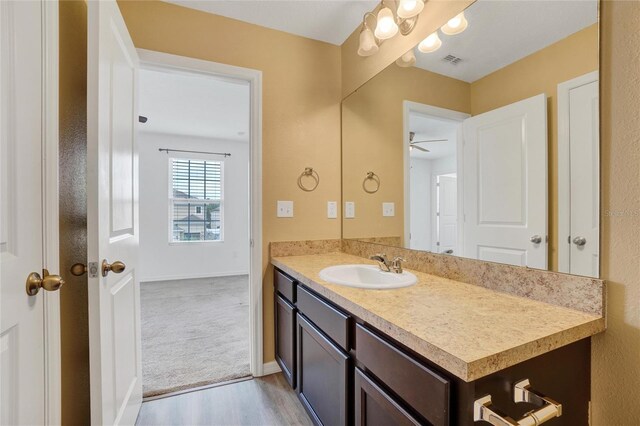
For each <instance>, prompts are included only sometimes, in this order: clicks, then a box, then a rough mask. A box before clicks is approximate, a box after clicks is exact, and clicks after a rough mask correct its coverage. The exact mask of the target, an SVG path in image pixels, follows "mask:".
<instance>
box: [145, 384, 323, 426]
mask: <svg viewBox="0 0 640 426" xmlns="http://www.w3.org/2000/svg"><path fill="white" fill-rule="evenodd" d="M311 424H312V423H311V420H309V417H308V416H307V414H306V412H305V411H304V408H303V407H302V405H301V404H300V402H299V401H298V398H297V397H296V394H295V392H294V391H293V390H292V389H291V388H290V387H289V384H288V383H287V382H286V381H285V379H284V377H283V376H282V373H278V374H272V375H270V376H265V377H260V378H256V379H251V380H246V381H242V382H237V383H232V384H229V385H224V386H218V387H215V388H210V389H205V390H201V391H196V392H190V393H185V394H182V395H177V396H172V397H168V398H163V399H156V400H153V401H148V402H144V403H143V404H142V408H141V409H140V414H139V415H138V420H137V422H136V425H138V426H160V425H175V426H178V425H188V426H191V425H220V426H235V425H251V426H261V425H269V426H271V425H273V426H276V425H278V426H279V425H283V426H284V425H311Z"/></svg>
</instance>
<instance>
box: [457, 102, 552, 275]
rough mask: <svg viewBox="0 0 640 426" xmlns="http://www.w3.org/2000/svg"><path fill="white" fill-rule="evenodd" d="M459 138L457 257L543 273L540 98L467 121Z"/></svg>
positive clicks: (543, 116) (543, 118)
mask: <svg viewBox="0 0 640 426" xmlns="http://www.w3.org/2000/svg"><path fill="white" fill-rule="evenodd" d="M463 133H464V173H465V178H464V183H463V185H464V197H463V200H464V216H465V223H464V253H463V255H464V256H465V257H471V258H476V259H480V260H487V261H493V262H500V263H508V264H512V265H521V266H529V267H532V268H540V269H547V105H546V96H545V95H544V94H540V95H537V96H534V97H532V98H529V99H525V100H523V101H520V102H516V103H514V104H511V105H507V106H505V107H502V108H498V109H495V110H493V111H489V112H486V113H484V114H480V115H476V116H474V117H471V118H468V119H466V120H465V121H464V123H463Z"/></svg>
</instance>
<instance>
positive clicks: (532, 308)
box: [271, 253, 605, 381]
mask: <svg viewBox="0 0 640 426" xmlns="http://www.w3.org/2000/svg"><path fill="white" fill-rule="evenodd" d="M271 263H272V264H273V265H274V266H276V267H278V268H280V269H282V270H283V271H285V272H286V273H287V274H289V275H291V276H292V277H293V278H295V279H297V280H298V281H299V282H301V283H303V284H304V285H306V286H308V287H310V288H311V289H313V290H315V291H316V292H317V293H319V294H321V295H323V296H324V297H326V298H327V299H329V300H331V301H332V302H334V303H335V304H336V305H338V306H341V307H342V308H344V309H345V310H347V311H349V312H351V313H352V314H353V315H355V316H357V317H359V318H361V319H362V320H364V321H366V322H367V323H369V324H371V325H372V326H374V327H375V328H377V329H379V330H380V331H382V332H383V333H385V334H387V335H389V336H390V337H392V338H393V339H395V340H397V341H398V342H400V343H402V344H403V345H405V346H407V347H409V348H411V349H412V350H414V351H415V352H417V353H419V354H420V355H422V356H424V357H425V358H427V359H428V360H430V361H432V362H433V363H435V364H437V365H439V366H440V367H442V368H443V369H445V370H447V371H449V372H451V373H452V374H454V375H456V376H458V377H460V378H461V379H463V380H465V381H472V380H476V379H479V378H481V377H484V376H486V375H489V374H491V373H493V372H496V371H499V370H502V369H504V368H507V367H510V366H512V365H515V364H518V363H520V362H522V361H525V360H527V359H530V358H533V357H536V356H538V355H542V354H544V353H546V352H549V351H551V350H553V349H556V348H559V347H561V346H564V345H567V344H569V343H573V342H576V341H578V340H580V339H583V338H586V337H589V336H592V335H594V334H597V333H600V332H602V331H604V330H605V320H604V318H603V317H601V316H595V315H590V314H586V313H583V312H579V311H574V310H571V309H568V308H563V307H559V306H554V305H550V304H547V303H543V302H538V301H535V300H530V299H526V298H523V297H518V296H512V295H509V294H505V293H499V292H496V291H493V290H488V289H486V288H483V287H480V286H477V285H472V284H465V283H461V282H458V281H453V280H450V279H446V278H441V277H437V276H434V275H429V274H425V273H422V272H416V271H411V272H413V273H414V274H415V275H416V276H417V277H418V284H416V285H414V286H412V287H407V288H400V289H394V290H367V289H359V288H351V287H343V286H339V285H334V284H329V283H328V282H326V281H324V280H322V279H321V278H320V275H319V274H320V270H322V269H323V268H325V267H327V266H332V265H341V264H356V263H369V264H375V262H371V261H369V260H367V259H364V258H362V257H357V256H352V255H348V254H345V253H330V254H314V255H305V256H288V257H274V258H272V259H271Z"/></svg>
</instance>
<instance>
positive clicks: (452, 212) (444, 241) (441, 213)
mask: <svg viewBox="0 0 640 426" xmlns="http://www.w3.org/2000/svg"><path fill="white" fill-rule="evenodd" d="M436 194H437V209H438V210H437V212H436V223H437V229H438V253H446V254H455V255H457V254H458V253H457V250H456V242H457V240H458V219H457V218H458V180H457V178H456V176H454V175H441V176H438V183H437V190H436Z"/></svg>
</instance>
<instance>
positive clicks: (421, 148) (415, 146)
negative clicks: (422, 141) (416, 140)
mask: <svg viewBox="0 0 640 426" xmlns="http://www.w3.org/2000/svg"><path fill="white" fill-rule="evenodd" d="M411 148H415V149H417V150H418V151H422V152H431V151H429V150H428V149H427V148H423V147H421V146H418V145H414V144H411Z"/></svg>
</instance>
